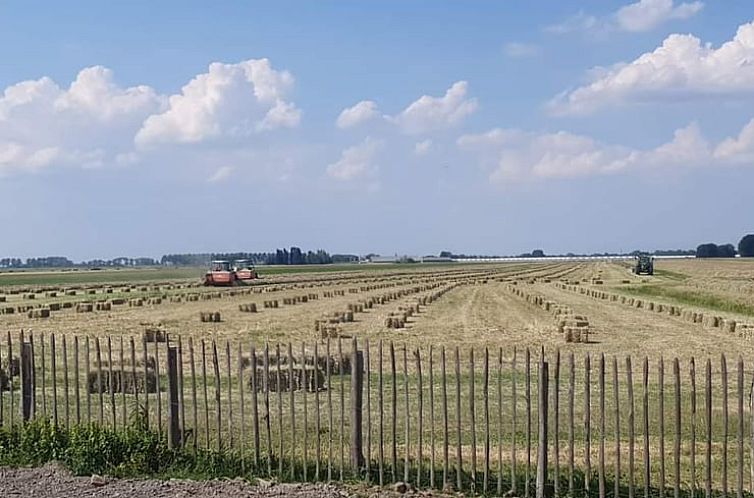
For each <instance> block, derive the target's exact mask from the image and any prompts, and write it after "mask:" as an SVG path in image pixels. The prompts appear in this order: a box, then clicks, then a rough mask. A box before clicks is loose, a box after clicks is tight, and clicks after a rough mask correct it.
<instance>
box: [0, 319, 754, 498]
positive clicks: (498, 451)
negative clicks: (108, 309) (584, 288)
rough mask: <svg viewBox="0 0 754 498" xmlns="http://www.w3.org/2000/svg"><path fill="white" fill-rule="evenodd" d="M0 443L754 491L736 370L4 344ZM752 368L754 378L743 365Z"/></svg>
mask: <svg viewBox="0 0 754 498" xmlns="http://www.w3.org/2000/svg"><path fill="white" fill-rule="evenodd" d="M2 342H3V344H1V345H0V427H10V426H18V425H21V424H24V423H25V422H27V421H30V420H32V419H40V418H41V419H48V420H50V421H51V423H53V424H55V425H56V426H60V427H74V426H77V425H86V424H95V425H99V426H103V427H109V428H112V429H115V430H119V429H124V428H126V427H140V428H142V430H149V431H154V432H155V433H156V434H158V435H159V436H160V437H163V438H164V439H165V440H166V441H167V443H168V444H169V445H170V446H171V447H175V448H180V447H182V448H185V449H187V450H190V451H212V452H228V453H232V454H234V455H236V456H238V457H240V458H241V461H242V462H244V463H243V465H244V468H245V469H246V470H247V471H248V472H250V473H251V474H253V475H268V476H273V477H277V478H279V479H281V480H296V481H314V480H319V481H321V480H327V481H335V480H337V481H342V480H353V479H360V480H365V481H368V482H370V483H374V484H379V485H386V484H388V483H395V482H404V483H406V484H410V485H413V486H415V487H417V488H437V489H445V490H458V491H464V492H470V493H480V494H482V493H483V494H492V495H503V494H508V493H510V494H515V495H516V496H523V497H527V498H528V497H530V496H536V497H537V498H542V497H544V496H576V495H585V496H589V495H592V496H599V497H606V496H614V497H619V496H625V497H628V498H635V497H636V498H639V497H645V498H649V497H650V496H668V497H669V496H671V495H672V496H673V497H674V498H679V497H680V496H682V495H683V496H689V497H692V498H693V497H696V496H699V497H701V496H704V497H706V498H709V497H712V496H728V495H732V494H733V493H735V494H736V496H737V498H741V497H743V496H744V495H751V494H752V491H753V490H754V413H753V411H752V403H753V402H754V391H752V381H753V378H752V372H751V371H750V370H747V365H746V364H745V363H744V360H743V359H741V358H736V359H734V360H728V359H727V358H726V357H725V356H721V357H720V358H706V357H705V358H702V359H699V360H697V359H694V358H691V359H684V360H679V359H676V358H669V359H664V358H661V357H660V358H655V359H651V360H650V359H648V358H638V359H637V358H632V357H630V356H624V357H613V356H610V357H606V356H604V355H574V354H572V353H569V354H561V353H560V352H559V351H555V352H551V353H547V354H545V352H544V350H539V351H530V350H528V349H516V348H510V347H505V348H503V347H496V348H490V347H488V348H484V349H473V348H469V349H466V350H459V349H457V348H454V349H445V348H443V347H434V346H429V347H426V348H419V349H410V350H409V349H407V348H406V347H405V346H404V345H401V344H395V343H393V342H382V341H378V342H374V341H372V342H367V341H361V342H359V341H357V340H356V339H350V340H345V341H344V340H342V339H337V340H333V341H330V340H327V341H324V342H312V343H306V342H304V343H301V344H296V345H294V344H291V343H287V344H254V343H251V342H247V343H244V342H228V341H225V342H222V343H221V342H218V341H216V340H212V339H209V340H195V339H193V338H191V337H188V338H184V337H178V336H175V337H174V336H168V335H162V336H156V335H149V336H147V335H145V336H143V337H138V338H137V337H124V336H118V337H81V336H75V335H59V334H58V335H56V334H50V335H39V334H23V333H21V334H20V335H18V336H12V335H11V334H10V333H9V334H8V335H7V338H6V340H4V341H2ZM748 368H749V369H750V368H751V365H750V364H749V365H748Z"/></svg>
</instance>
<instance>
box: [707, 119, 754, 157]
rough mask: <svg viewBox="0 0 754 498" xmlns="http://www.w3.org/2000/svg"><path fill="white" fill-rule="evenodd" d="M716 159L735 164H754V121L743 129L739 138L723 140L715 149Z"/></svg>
mask: <svg viewBox="0 0 754 498" xmlns="http://www.w3.org/2000/svg"><path fill="white" fill-rule="evenodd" d="M715 157H716V158H717V159H719V160H723V161H729V162H734V163H754V119H752V120H751V121H749V123H748V124H747V125H746V126H744V127H743V129H742V130H741V133H739V134H738V136H737V137H730V138H726V139H725V140H723V141H722V142H721V143H720V144H719V145H718V146H717V147H716V148H715Z"/></svg>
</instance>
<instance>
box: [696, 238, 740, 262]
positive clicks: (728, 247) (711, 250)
mask: <svg viewBox="0 0 754 498" xmlns="http://www.w3.org/2000/svg"><path fill="white" fill-rule="evenodd" d="M736 254H738V255H739V256H741V257H742V258H751V257H754V234H748V235H744V237H743V238H742V239H741V240H740V241H739V242H738V250H736V247H735V246H734V245H733V244H720V245H718V244H715V243H713V242H708V243H706V244H700V245H699V246H698V247H697V248H696V257H697V258H735V257H736Z"/></svg>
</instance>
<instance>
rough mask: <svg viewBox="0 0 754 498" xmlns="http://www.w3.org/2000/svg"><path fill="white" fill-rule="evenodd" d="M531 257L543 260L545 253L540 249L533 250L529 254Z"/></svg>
mask: <svg viewBox="0 0 754 498" xmlns="http://www.w3.org/2000/svg"><path fill="white" fill-rule="evenodd" d="M531 255H532V256H533V257H535V258H544V257H545V252H544V251H543V250H542V249H534V250H533V251H532V252H531Z"/></svg>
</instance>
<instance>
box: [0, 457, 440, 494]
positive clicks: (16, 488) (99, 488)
mask: <svg viewBox="0 0 754 498" xmlns="http://www.w3.org/2000/svg"><path fill="white" fill-rule="evenodd" d="M395 489H401V491H403V488H396V487H393V488H391V489H390V490H387V489H380V488H376V487H357V486H340V485H333V484H319V483H318V484H312V483H308V484H276V483H274V482H270V481H264V480H260V481H259V482H258V483H257V484H256V485H253V484H250V483H248V482H246V481H244V480H242V479H218V480H211V481H192V480H186V479H170V480H157V479H115V478H110V477H101V476H91V477H80V476H74V475H72V474H71V473H70V472H69V471H68V470H66V469H65V468H64V467H62V466H61V465H58V464H48V465H45V466H43V467H37V468H20V469H11V468H0V496H2V497H4V498H10V497H14V498H15V497H34V498H69V497H75V498H89V497H102V498H105V497H106V498H117V497H122V498H142V497H144V498H146V497H149V498H187V497H191V498H209V497H224V498H241V497H244V498H257V497H258V498H267V497H282V496H286V497H294V498H297V497H298V498H361V497H363V498H372V497H374V498H377V497H399V496H417V497H420V496H452V495H448V494H442V493H440V494H437V493H432V492H425V491H421V492H417V491H413V490H411V489H410V488H409V489H408V490H407V491H405V492H404V493H399V492H397V491H395Z"/></svg>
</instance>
